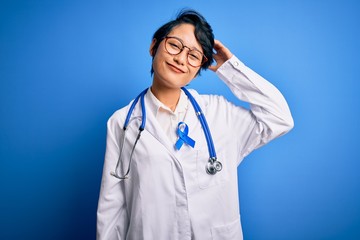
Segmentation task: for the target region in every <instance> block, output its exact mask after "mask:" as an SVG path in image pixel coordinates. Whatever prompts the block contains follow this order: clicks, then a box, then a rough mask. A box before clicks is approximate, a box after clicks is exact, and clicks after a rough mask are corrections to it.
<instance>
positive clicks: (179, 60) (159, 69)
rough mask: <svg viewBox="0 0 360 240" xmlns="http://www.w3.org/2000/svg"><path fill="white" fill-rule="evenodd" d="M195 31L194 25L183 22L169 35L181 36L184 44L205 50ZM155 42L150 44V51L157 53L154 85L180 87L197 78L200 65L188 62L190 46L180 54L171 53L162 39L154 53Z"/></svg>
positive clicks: (154, 61)
mask: <svg viewBox="0 0 360 240" xmlns="http://www.w3.org/2000/svg"><path fill="white" fill-rule="evenodd" d="M194 31H195V27H194V26H193V25H191V24H181V25H178V26H176V27H174V28H173V29H172V31H171V32H170V33H169V34H168V36H171V37H176V38H179V39H181V41H182V42H183V44H184V46H186V47H189V48H190V49H193V48H196V49H197V50H199V51H200V52H203V50H202V47H201V45H200V44H199V43H198V41H197V40H196V38H195V35H194ZM154 44H155V40H153V42H152V44H151V46H150V53H151V54H155V57H154V59H153V69H154V78H153V86H154V87H160V88H171V89H178V88H181V87H183V86H185V85H187V84H188V83H189V82H190V81H191V80H192V79H194V78H195V76H196V75H197V73H198V71H199V70H200V66H199V67H193V66H191V65H190V64H189V63H188V60H187V57H188V52H189V49H188V48H186V47H185V48H184V49H183V51H182V52H181V53H179V54H178V55H171V54H169V53H168V52H167V51H166V49H165V40H162V41H161V43H160V45H159V47H158V49H157V51H156V53H152V52H151V49H152V47H153V46H154Z"/></svg>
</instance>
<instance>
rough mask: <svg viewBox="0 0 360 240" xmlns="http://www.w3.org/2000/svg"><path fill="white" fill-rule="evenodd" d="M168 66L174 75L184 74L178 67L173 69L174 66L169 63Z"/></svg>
mask: <svg viewBox="0 0 360 240" xmlns="http://www.w3.org/2000/svg"><path fill="white" fill-rule="evenodd" d="M167 64H168V66H169V67H170V69H171V70H173V71H174V72H176V73H185V72H184V71H183V70H181V69H180V68H178V67H175V66H174V65H172V64H170V63H167Z"/></svg>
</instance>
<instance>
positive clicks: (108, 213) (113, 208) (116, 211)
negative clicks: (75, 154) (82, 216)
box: [96, 118, 128, 240]
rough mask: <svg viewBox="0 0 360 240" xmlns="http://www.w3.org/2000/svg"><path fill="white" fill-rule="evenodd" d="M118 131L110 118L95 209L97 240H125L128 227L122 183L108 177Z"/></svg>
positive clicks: (116, 147) (116, 155) (117, 155)
mask: <svg viewBox="0 0 360 240" xmlns="http://www.w3.org/2000/svg"><path fill="white" fill-rule="evenodd" d="M119 129H120V128H119V127H117V126H116V123H115V121H114V118H111V119H110V120H109V121H108V125H107V139H106V153H105V162H104V168H103V176H102V181H101V190H100V196H99V203H98V209H97V233H96V239H97V240H105V239H106V240H113V239H114V240H115V239H125V235H126V232H127V227H128V217H127V213H126V205H125V196H124V188H123V182H119V180H118V179H116V178H115V177H113V176H111V175H110V172H111V171H114V170H115V166H116V162H117V160H118V157H119V149H120V148H119V134H117V133H119ZM117 130H118V131H117Z"/></svg>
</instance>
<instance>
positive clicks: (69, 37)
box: [0, 0, 360, 240]
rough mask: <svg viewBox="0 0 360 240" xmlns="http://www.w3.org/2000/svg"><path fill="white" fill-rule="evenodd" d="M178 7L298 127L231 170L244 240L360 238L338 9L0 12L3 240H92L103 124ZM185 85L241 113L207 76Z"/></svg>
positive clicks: (355, 82) (133, 5)
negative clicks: (275, 91) (281, 104)
mask: <svg viewBox="0 0 360 240" xmlns="http://www.w3.org/2000/svg"><path fill="white" fill-rule="evenodd" d="M183 7H192V8H194V9H196V10H198V11H200V12H201V13H202V14H203V15H204V16H205V17H206V18H207V20H208V21H209V22H210V23H211V24H212V26H213V29H214V33H215V37H216V38H217V39H220V40H221V41H222V42H223V43H224V44H225V45H226V46H227V47H229V48H230V49H231V51H232V52H233V53H235V54H236V55H237V56H238V57H239V58H240V59H241V60H242V61H243V62H244V63H245V64H247V65H248V66H250V67H251V68H252V69H254V70H255V71H257V72H258V73H260V74H261V75H263V76H264V77H265V78H266V79H268V80H269V81H270V82H272V83H273V84H274V85H276V86H277V87H278V88H279V89H280V91H281V92H282V93H283V94H284V96H285V97H286V99H287V100H288V103H289V105H290V108H291V110H292V113H293V117H294V120H295V128H294V129H293V130H292V131H291V132H290V133H289V134H287V135H285V136H283V137H281V138H279V139H276V140H274V141H273V142H271V143H270V144H268V145H267V146H265V147H263V148H261V149H259V150H257V151H255V152H253V153H252V154H251V155H250V156H249V157H247V158H246V159H245V161H244V162H243V163H242V164H241V165H240V166H239V169H238V172H239V189H240V200H241V214H242V222H243V231H244V236H245V239H251V240H272V239H274V240H282V239H284V240H285V239H286V240H303V239H308V240H309V239H310V240H312V239H330V240H332V239H360V174H359V172H360V163H359V161H360V157H359V147H360V145H359V140H358V136H359V133H360V132H359V113H360V108H359V106H358V105H359V103H360V96H359V94H358V92H359V80H360V79H359V76H358V71H359V69H360V66H359V65H360V64H359V54H360V47H359V43H360V35H359V34H360V27H359V23H360V14H359V12H360V7H359V4H357V1H349V0H342V1H340V0H338V1H331V0H329V1H325V0H324V1H319V0H304V1H285V0H284V1H280V0H279V1H260V0H252V1H241V0H237V1H235V0H223V1H214V0H208V1H201V0H191V1H190V0H182V1H174V0H171V1H170V0H169V1H143V2H141V1H140V2H139V1H129V0H128V1H123V0H118V1H115V0H109V1H99V0H97V1H95V0H88V1H82V0H71V1H70V0H63V1H44V0H33V1H30V0H29V1H20V0H15V1H10V0H8V1H6V0H5V1H1V5H0V99H1V109H0V111H1V112H0V114H1V116H0V127H1V131H0V239H2V240H13V239H37V240H40V239H41V240H42V239H95V226H96V208H97V200H98V195H99V189H100V180H101V174H102V165H103V157H104V151H105V134H106V121H107V119H108V118H109V117H110V115H111V114H112V113H113V112H114V111H115V110H117V109H118V108H120V107H122V106H124V105H125V104H127V103H128V102H129V101H130V100H131V99H132V98H134V97H135V96H136V95H137V94H138V93H139V92H140V91H141V90H142V89H144V88H145V87H147V86H149V85H150V84H151V76H150V64H151V58H150V56H149V52H148V48H149V45H150V42H151V36H152V34H153V32H154V31H155V30H156V29H157V28H158V27H159V26H160V25H162V24H163V23H165V22H166V21H168V20H170V19H172V18H173V17H175V15H176V13H177V12H178V11H179V9H181V8H183ZM190 87H193V88H196V89H197V90H198V91H199V92H200V93H214V94H222V95H225V96H226V97H227V98H228V99H230V100H231V101H234V102H236V103H238V104H243V103H240V102H238V101H237V100H236V99H235V98H234V97H233V96H232V94H231V93H230V91H229V90H228V89H227V88H226V86H225V85H224V84H223V83H222V82H221V81H219V79H217V77H216V76H215V74H213V73H212V72H210V71H207V72H204V73H203V74H202V76H201V77H200V78H198V79H195V80H194V81H193V82H192V83H191V84H190ZM245 105H246V104H245ZM204 204H206V203H204Z"/></svg>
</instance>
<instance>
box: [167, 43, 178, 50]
mask: <svg viewBox="0 0 360 240" xmlns="http://www.w3.org/2000/svg"><path fill="white" fill-rule="evenodd" d="M169 45H170V47H172V48H175V49H181V46H180V45H179V44H176V43H174V42H169Z"/></svg>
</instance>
